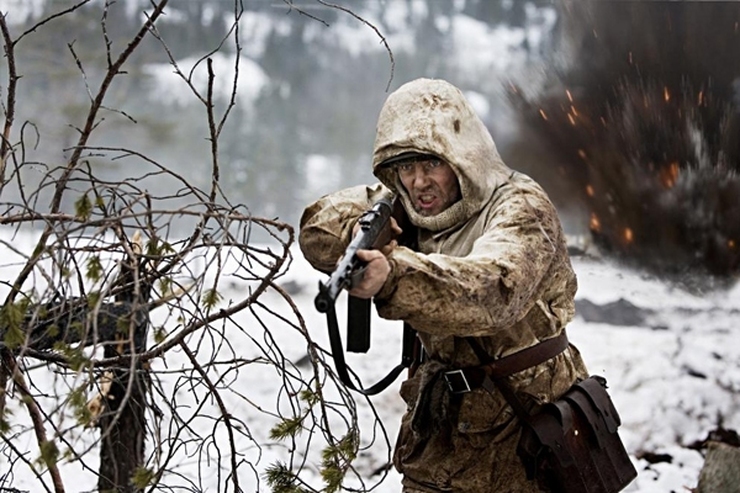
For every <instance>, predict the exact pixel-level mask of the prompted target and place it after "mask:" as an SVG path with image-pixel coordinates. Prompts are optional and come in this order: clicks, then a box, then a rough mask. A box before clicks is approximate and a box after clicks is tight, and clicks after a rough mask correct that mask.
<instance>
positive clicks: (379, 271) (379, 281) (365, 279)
mask: <svg viewBox="0 0 740 493" xmlns="http://www.w3.org/2000/svg"><path fill="white" fill-rule="evenodd" d="M357 257H358V258H359V259H360V260H362V261H364V262H367V266H366V267H365V274H364V275H363V276H362V280H361V281H360V282H359V283H358V284H357V285H356V286H354V287H353V288H352V289H351V290H350V291H349V294H351V295H352V296H355V297H357V298H363V299H368V298H372V297H373V296H375V295H376V294H378V292H379V291H380V289H381V288H382V287H383V284H385V281H386V279H388V275H389V274H390V272H391V265H390V263H389V262H388V259H387V258H386V257H385V255H384V254H383V252H381V251H380V250H357Z"/></svg>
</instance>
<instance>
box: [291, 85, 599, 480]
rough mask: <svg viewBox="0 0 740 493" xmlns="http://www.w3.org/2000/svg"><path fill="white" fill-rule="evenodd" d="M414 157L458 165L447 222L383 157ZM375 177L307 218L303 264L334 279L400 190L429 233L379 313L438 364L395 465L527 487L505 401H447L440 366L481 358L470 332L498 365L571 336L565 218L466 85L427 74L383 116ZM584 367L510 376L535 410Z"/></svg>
mask: <svg viewBox="0 0 740 493" xmlns="http://www.w3.org/2000/svg"><path fill="white" fill-rule="evenodd" d="M406 152H417V153H424V154H434V155H436V156H438V157H440V158H442V159H443V160H444V161H446V162H447V163H449V165H450V166H451V167H452V169H453V170H454V171H455V174H456V176H457V178H458V181H459V183H460V190H461V197H462V198H461V199H460V201H458V202H457V203H455V204H454V205H452V206H451V207H450V208H448V209H447V210H446V211H443V212H442V213H440V214H438V215H437V216H432V217H424V216H421V215H419V214H417V213H416V212H415V211H414V210H413V207H412V206H411V203H410V199H409V196H408V195H407V194H406V192H405V190H404V189H403V187H402V186H401V184H400V181H399V180H398V177H397V174H396V172H395V171H394V170H393V169H391V168H387V167H384V166H383V163H384V162H385V161H386V160H388V159H390V158H393V157H394V156H398V155H400V154H403V153H406ZM373 171H374V173H375V175H376V176H377V177H378V179H379V180H380V182H381V183H378V184H375V185H368V186H358V187H353V188H350V189H347V190H343V191H340V192H336V193H333V194H330V195H327V196H325V197H322V198H320V199H319V200H318V201H316V202H315V203H313V204H311V205H309V206H308V207H307V208H306V210H305V211H304V213H303V216H302V218H301V225H300V235H299V242H300V246H301V249H302V251H303V253H304V255H305V257H306V258H307V259H308V260H309V262H311V264H312V265H313V266H314V267H316V268H317V269H319V270H322V271H325V272H326V271H330V270H331V269H332V268H333V266H334V265H335V264H336V261H337V259H338V258H339V256H340V255H341V254H342V252H343V251H344V248H346V246H347V244H348V243H349V241H350V235H351V232H352V228H353V226H354V224H355V222H356V220H357V218H358V217H359V215H360V214H361V213H362V212H363V211H364V210H366V209H367V208H368V207H370V205H371V204H372V203H373V202H374V201H375V200H377V199H378V198H379V197H380V196H381V195H383V194H387V193H389V191H390V192H392V193H397V194H398V195H399V197H400V199H401V201H402V203H403V205H404V208H405V210H406V212H407V213H408V215H409V218H410V220H411V222H412V223H413V224H414V225H415V226H417V227H418V251H413V250H410V249H409V248H406V247H398V248H396V249H394V250H393V251H392V252H391V253H390V254H389V255H388V260H389V263H390V265H391V274H390V275H389V277H388V280H387V281H386V283H385V285H384V286H383V288H382V289H381V291H380V293H378V295H377V296H376V298H375V305H376V308H377V310H378V313H379V315H380V316H381V317H384V318H387V319H391V320H405V321H407V322H409V323H410V324H411V325H412V326H413V327H414V328H415V329H416V330H417V331H419V336H420V339H421V340H422V343H423V346H424V349H425V351H426V353H427V355H428V357H429V358H428V361H427V362H426V363H424V364H423V365H422V366H421V367H420V369H419V371H417V373H416V374H415V375H414V377H413V378H411V379H409V380H407V381H405V382H404V383H403V385H402V387H401V395H402V397H403V399H404V400H405V402H406V403H407V412H406V414H405V415H404V417H403V419H402V423H401V427H400V432H399V435H398V439H397V443H396V450H395V453H394V464H395V466H396V468H397V469H398V470H399V471H400V472H401V473H402V474H403V482H404V486H405V487H406V488H407V489H409V490H413V491H430V492H431V491H454V492H470V493H476V492H481V493H482V492H498V493H501V492H528V491H538V490H537V487H536V485H535V484H534V483H533V482H530V481H527V479H526V478H525V475H524V469H523V467H522V465H521V463H520V462H519V459H518V457H517V456H516V443H517V440H518V437H519V433H520V425H519V420H518V419H517V418H516V417H515V416H514V415H513V411H512V409H511V408H510V407H509V405H508V404H507V403H506V401H505V400H504V398H503V397H502V396H501V394H500V393H497V392H494V393H492V394H491V393H488V392H486V391H485V390H483V389H476V390H474V391H472V392H470V393H467V394H462V395H449V393H448V392H447V394H445V392H446V387H445V383H444V380H443V379H442V378H441V374H440V371H443V370H449V369H455V368H461V367H465V366H472V365H476V364H478V363H479V361H478V359H477V357H476V356H475V354H474V353H473V351H472V349H471V348H470V345H469V344H467V343H466V342H465V340H464V339H462V338H464V337H475V338H476V339H477V341H478V343H479V344H480V345H481V346H482V347H483V348H484V349H485V350H486V351H487V352H488V354H489V355H490V356H491V357H494V358H500V357H503V356H506V355H508V354H511V353H514V352H517V351H519V350H521V349H524V348H527V347H530V346H533V345H535V344H537V343H538V342H540V341H543V340H546V339H549V338H552V337H554V336H556V335H558V334H560V333H561V332H562V331H563V330H565V326H566V325H567V323H568V322H569V321H570V320H571V319H572V318H573V315H574V300H573V299H574V295H575V293H576V287H577V283H576V276H575V274H574V272H573V269H572V268H571V264H570V259H569V258H568V255H567V250H566V244H565V240H564V235H563V232H562V228H561V225H560V222H559V219H558V215H557V212H556V210H555V208H554V207H553V205H552V203H551V202H550V200H549V198H548V197H547V194H546V193H545V192H544V191H543V190H542V188H541V187H540V186H539V185H538V184H537V183H535V182H534V181H533V180H532V179H531V178H529V177H527V176H525V175H524V174H521V173H518V172H515V171H513V170H511V169H510V168H508V167H507V166H506V165H505V164H504V163H503V161H502V160H501V158H500V156H499V154H498V152H497V150H496V146H495V144H494V142H493V139H492V138H491V135H490V134H489V132H488V130H487V129H486V127H485V125H484V124H483V122H482V121H481V120H480V119H479V118H478V116H477V115H476V114H475V112H474V111H473V109H472V107H471V106H470V104H469V103H468V102H467V100H466V99H465V97H464V96H463V94H462V93H461V91H460V90H458V89H457V88H456V87H454V86H452V85H450V84H449V83H447V82H445V81H441V80H429V79H418V80H415V81H412V82H410V83H407V84H405V85H403V86H402V87H401V88H399V89H398V90H397V91H395V92H394V93H393V94H391V95H390V96H389V97H388V99H387V101H386V103H385V105H384V107H383V109H382V110H381V113H380V117H379V119H378V126H377V135H376V141H375V149H374V154H373ZM586 376H587V371H586V368H585V366H584V364H583V361H582V360H581V357H580V355H579V353H578V351H577V349H576V348H575V347H574V346H572V345H571V346H570V348H569V349H568V350H566V351H565V352H564V353H562V354H560V355H558V356H556V357H555V358H552V359H551V360H548V361H546V362H545V363H543V364H540V365H538V366H536V367H533V368H529V369H527V370H524V371H522V372H519V373H517V374H515V375H512V376H511V377H509V383H510V385H511V386H512V387H513V388H514V390H515V391H516V392H517V394H518V395H519V396H520V397H521V399H522V400H523V402H524V403H525V405H526V406H528V407H531V408H536V406H538V405H541V404H543V403H545V402H549V401H552V400H554V399H556V398H557V397H559V396H560V395H562V394H563V393H564V392H565V391H566V390H567V389H568V388H569V387H570V386H571V384H572V383H573V382H574V381H576V379H578V378H585V377H586Z"/></svg>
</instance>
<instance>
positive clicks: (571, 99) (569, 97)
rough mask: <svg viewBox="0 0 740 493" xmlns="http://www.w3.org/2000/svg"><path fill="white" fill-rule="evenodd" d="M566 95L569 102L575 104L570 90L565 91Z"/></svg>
mask: <svg viewBox="0 0 740 493" xmlns="http://www.w3.org/2000/svg"><path fill="white" fill-rule="evenodd" d="M565 94H566V95H567V96H568V101H570V102H571V103H572V102H573V95H572V94H571V93H570V90H569V89H566V90H565Z"/></svg>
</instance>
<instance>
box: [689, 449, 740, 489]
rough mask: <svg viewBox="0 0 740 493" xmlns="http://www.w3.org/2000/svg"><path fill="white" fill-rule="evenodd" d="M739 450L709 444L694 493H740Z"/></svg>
mask: <svg viewBox="0 0 740 493" xmlns="http://www.w3.org/2000/svg"><path fill="white" fill-rule="evenodd" d="M738 465H740V448H738V447H733V446H731V445H727V444H725V443H721V442H710V443H709V445H708V452H707V456H706V458H705V459H704V466H703V467H702V469H701V473H700V474H699V485H698V486H697V487H696V490H695V493H740V467H738Z"/></svg>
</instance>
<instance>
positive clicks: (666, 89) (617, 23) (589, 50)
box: [510, 0, 740, 284]
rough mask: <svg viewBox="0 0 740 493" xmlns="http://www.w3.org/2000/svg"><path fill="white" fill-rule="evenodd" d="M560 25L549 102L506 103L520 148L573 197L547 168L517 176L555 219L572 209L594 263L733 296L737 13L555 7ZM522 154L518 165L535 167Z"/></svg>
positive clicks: (738, 9)
mask: <svg viewBox="0 0 740 493" xmlns="http://www.w3.org/2000/svg"><path fill="white" fill-rule="evenodd" d="M559 16H560V17H559V34H558V38H557V39H558V43H556V48H555V52H554V53H553V57H552V60H551V61H550V64H551V66H550V67H549V69H548V71H547V72H546V73H547V74H550V75H548V79H549V80H547V81H546V83H545V84H544V87H547V88H548V89H547V91H541V92H539V93H537V94H535V95H527V92H526V91H525V90H523V89H522V88H521V87H519V88H516V90H513V91H511V92H510V95H511V99H512V101H514V102H515V103H517V105H518V108H519V109H520V110H521V111H520V114H521V115H522V116H523V118H524V120H525V126H526V129H525V131H524V133H523V135H525V136H526V137H525V138H526V140H527V142H528V143H531V142H532V139H535V140H537V141H540V142H545V143H546V145H547V149H546V151H545V152H547V156H548V161H547V162H553V161H555V162H556V164H557V165H558V166H564V167H565V169H566V177H567V178H566V180H567V181H568V182H569V186H570V187H572V188H568V192H567V193H566V192H563V188H564V187H563V185H562V184H558V183H556V182H555V181H556V180H558V179H560V180H562V178H558V177H559V176H562V175H561V174H553V173H552V172H551V170H552V168H551V167H549V168H548V169H538V170H531V169H529V170H527V169H525V171H527V172H529V173H530V174H532V175H533V176H535V178H536V179H538V180H541V182H543V184H544V185H545V187H546V188H548V191H550V192H551V194H553V195H554V196H553V198H554V199H555V201H556V203H558V204H559V205H562V204H564V203H565V204H566V209H567V206H568V205H572V202H573V200H576V201H577V204H578V207H579V208H580V209H582V210H585V211H586V214H585V220H586V221H587V222H588V224H587V225H586V226H587V227H588V228H589V230H590V231H591V234H592V236H593V238H594V240H595V242H596V243H597V244H598V245H599V246H600V247H601V248H602V250H603V251H605V252H608V253H610V254H612V255H615V256H617V257H619V258H621V259H623V260H625V261H628V262H630V263H633V264H636V265H638V266H640V267H643V268H646V269H648V270H650V271H652V272H654V273H657V274H659V275H664V276H667V277H670V278H672V279H674V280H680V281H684V280H689V279H692V280H693V279H696V278H697V277H703V278H704V279H711V280H719V281H721V283H722V284H727V283H730V282H733V281H734V280H735V279H737V277H738V274H740V251H739V249H738V248H737V246H736V245H737V244H738V241H740V108H739V105H738V102H740V94H738V92H739V91H738V87H739V86H740V64H738V62H737V61H738V60H740V32H739V31H738V24H739V23H740V3H738V2H688V1H687V2H684V1H681V2H652V1H638V2H624V1H605V0H599V1H596V0H562V1H561V4H560V5H559ZM562 60H565V62H564V63H561V64H560V65H558V63H559V62H558V61H562ZM553 66H555V68H556V69H553ZM521 147H522V148H517V149H516V151H517V152H519V154H520V155H519V157H518V158H517V159H518V160H520V161H521V159H522V156H524V158H526V157H527V152H530V159H534V156H531V152H532V151H528V150H525V149H524V147H527V145H523V146H521ZM529 147H530V148H531V147H532V146H531V145H530V146H529ZM536 160H538V161H539V162H542V158H541V157H537V158H536ZM548 185H549V186H548ZM571 192H572V193H571ZM558 194H560V196H559V195H558ZM627 225H628V226H627ZM704 274H708V276H703V275H704ZM697 275H699V276H697Z"/></svg>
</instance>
